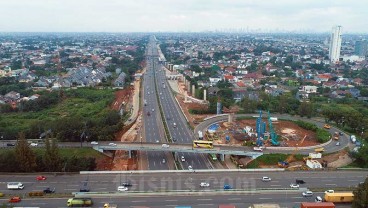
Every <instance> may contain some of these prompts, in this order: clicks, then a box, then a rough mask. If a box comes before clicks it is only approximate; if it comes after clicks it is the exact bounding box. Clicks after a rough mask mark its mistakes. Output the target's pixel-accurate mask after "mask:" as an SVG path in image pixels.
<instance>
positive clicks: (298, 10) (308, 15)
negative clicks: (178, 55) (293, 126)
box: [0, 0, 368, 33]
mask: <svg viewBox="0 0 368 208" xmlns="http://www.w3.org/2000/svg"><path fill="white" fill-rule="evenodd" d="M367 8H368V0H350V1H347V0H0V19H1V21H0V32H202V31H225V30H226V31H231V30H232V31H249V32H331V28H332V27H333V26H335V25H341V26H343V32H344V33H368V10H367Z"/></svg>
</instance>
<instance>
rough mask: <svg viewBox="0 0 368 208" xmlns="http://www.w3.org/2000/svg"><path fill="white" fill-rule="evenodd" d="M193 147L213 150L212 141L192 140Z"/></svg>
mask: <svg viewBox="0 0 368 208" xmlns="http://www.w3.org/2000/svg"><path fill="white" fill-rule="evenodd" d="M193 147H194V148H207V149H212V148H213V142H212V141H203V140H194V141H193Z"/></svg>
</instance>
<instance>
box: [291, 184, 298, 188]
mask: <svg viewBox="0 0 368 208" xmlns="http://www.w3.org/2000/svg"><path fill="white" fill-rule="evenodd" d="M290 188H299V184H295V183H292V184H290Z"/></svg>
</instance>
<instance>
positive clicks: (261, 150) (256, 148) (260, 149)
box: [253, 147, 263, 152]
mask: <svg viewBox="0 0 368 208" xmlns="http://www.w3.org/2000/svg"><path fill="white" fill-rule="evenodd" d="M253 150H254V151H258V152H263V147H253Z"/></svg>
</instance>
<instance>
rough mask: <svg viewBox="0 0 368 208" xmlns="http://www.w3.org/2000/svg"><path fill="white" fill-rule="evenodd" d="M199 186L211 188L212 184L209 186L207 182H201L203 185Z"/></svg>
mask: <svg viewBox="0 0 368 208" xmlns="http://www.w3.org/2000/svg"><path fill="white" fill-rule="evenodd" d="M199 186H200V187H209V186H210V184H209V183H206V182H201V183H200V184H199Z"/></svg>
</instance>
